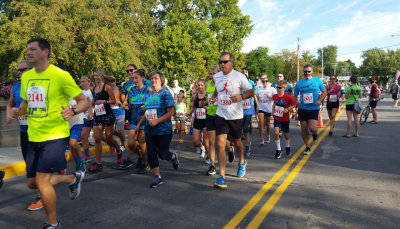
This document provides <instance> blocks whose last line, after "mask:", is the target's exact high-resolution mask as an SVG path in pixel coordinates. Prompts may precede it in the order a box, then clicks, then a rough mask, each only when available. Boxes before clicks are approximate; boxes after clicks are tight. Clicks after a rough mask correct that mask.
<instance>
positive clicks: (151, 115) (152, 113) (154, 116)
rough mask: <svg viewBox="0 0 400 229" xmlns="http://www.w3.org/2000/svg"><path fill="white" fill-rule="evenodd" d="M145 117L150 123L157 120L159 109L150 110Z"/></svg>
mask: <svg viewBox="0 0 400 229" xmlns="http://www.w3.org/2000/svg"><path fill="white" fill-rule="evenodd" d="M144 115H146V119H147V120H148V121H151V120H155V119H157V109H148V110H146V113H145V114H144Z"/></svg>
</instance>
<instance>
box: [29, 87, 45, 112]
mask: <svg viewBox="0 0 400 229" xmlns="http://www.w3.org/2000/svg"><path fill="white" fill-rule="evenodd" d="M45 95H46V89H45V87H42V86H37V87H29V88H28V103H29V108H46V97H45Z"/></svg>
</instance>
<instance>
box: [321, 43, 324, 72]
mask: <svg viewBox="0 0 400 229" xmlns="http://www.w3.org/2000/svg"><path fill="white" fill-rule="evenodd" d="M321 61H322V72H321V78H324V48H323V47H321Z"/></svg>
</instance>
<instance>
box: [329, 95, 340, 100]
mask: <svg viewBox="0 0 400 229" xmlns="http://www.w3.org/2000/svg"><path fill="white" fill-rule="evenodd" d="M337 100H338V98H337V95H329V102H336V101H337Z"/></svg>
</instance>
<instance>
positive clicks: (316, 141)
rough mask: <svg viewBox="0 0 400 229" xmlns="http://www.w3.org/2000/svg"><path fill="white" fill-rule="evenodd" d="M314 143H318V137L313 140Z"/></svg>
mask: <svg viewBox="0 0 400 229" xmlns="http://www.w3.org/2000/svg"><path fill="white" fill-rule="evenodd" d="M313 143H314V145H316V144H318V137H317V139H315V140H314V141H313Z"/></svg>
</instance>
